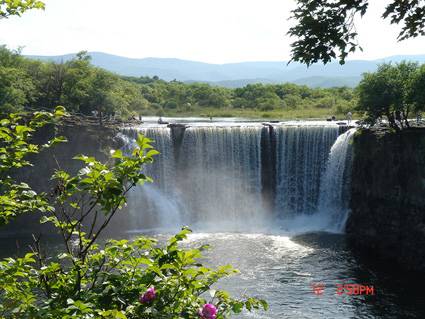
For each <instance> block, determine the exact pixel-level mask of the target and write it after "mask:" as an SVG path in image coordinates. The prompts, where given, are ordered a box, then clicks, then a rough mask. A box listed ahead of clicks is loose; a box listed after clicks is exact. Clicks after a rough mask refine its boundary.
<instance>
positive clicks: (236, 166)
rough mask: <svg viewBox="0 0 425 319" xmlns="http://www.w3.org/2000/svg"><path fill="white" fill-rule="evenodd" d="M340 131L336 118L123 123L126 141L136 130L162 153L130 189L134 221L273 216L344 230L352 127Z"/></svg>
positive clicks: (222, 224)
mask: <svg viewBox="0 0 425 319" xmlns="http://www.w3.org/2000/svg"><path fill="white" fill-rule="evenodd" d="M340 132H341V128H340V127H338V126H337V125H302V124H301V125H274V126H271V125H268V126H263V125H260V124H256V125H245V124H243V123H241V124H238V125H232V126H226V125H225V126H220V125H215V126H212V125H206V126H190V127H187V128H186V129H184V131H183V134H181V135H178V134H175V132H173V128H168V127H132V128H126V129H123V130H122V132H121V133H120V134H121V136H122V137H123V139H124V140H125V144H126V146H125V149H127V150H130V149H131V148H132V147H133V146H134V139H135V137H136V136H137V134H138V133H142V134H144V135H146V136H148V137H150V138H152V139H153V140H155V147H156V148H157V149H158V150H159V151H160V153H161V154H160V155H159V156H157V158H156V161H155V163H154V164H153V165H151V166H150V167H148V168H147V169H146V174H147V175H149V176H152V177H153V178H154V180H155V182H154V183H153V184H150V185H144V186H142V187H138V188H137V189H135V190H134V191H133V192H131V193H130V195H129V204H128V209H129V211H130V213H131V215H132V222H131V224H132V227H135V228H139V229H142V228H144V229H146V228H157V227H160V228H176V229H177V228H179V227H181V226H182V225H184V224H188V225H191V227H194V228H195V229H196V228H197V227H199V228H200V229H203V230H217V229H220V230H232V231H235V230H236V231H238V230H241V231H242V230H247V229H252V230H258V229H260V228H262V227H270V226H271V227H276V226H278V225H277V224H278V221H280V222H281V223H282V224H283V225H285V223H286V225H287V227H289V228H291V227H292V226H288V225H291V221H290V220H291V219H296V220H297V221H298V223H301V224H303V225H302V226H303V227H304V226H305V224H311V226H312V227H313V228H314V227H316V226H317V227H318V228H324V226H323V225H326V227H327V228H330V229H332V230H343V226H344V223H345V219H346V212H347V211H348V198H347V187H348V186H347V185H349V175H350V174H349V166H350V161H349V160H348V159H349V158H350V154H351V152H350V147H349V140H350V138H351V136H352V134H353V132H354V130H349V131H347V132H346V133H344V134H341V135H339V134H340ZM265 145H266V146H267V147H265ZM270 166H272V167H270ZM270 199H271V202H270ZM309 216H310V217H309ZM317 218H320V220H321V222H320V223H317V222H316V221H315V219H317ZM327 219H329V220H327ZM309 220H310V221H309ZM326 220H327V221H326ZM325 221H326V222H325ZM322 222H323V223H322ZM295 224H296V223H295ZM295 224H294V225H295ZM319 225H322V226H319ZM287 227H285V228H287ZM294 227H296V226H294Z"/></svg>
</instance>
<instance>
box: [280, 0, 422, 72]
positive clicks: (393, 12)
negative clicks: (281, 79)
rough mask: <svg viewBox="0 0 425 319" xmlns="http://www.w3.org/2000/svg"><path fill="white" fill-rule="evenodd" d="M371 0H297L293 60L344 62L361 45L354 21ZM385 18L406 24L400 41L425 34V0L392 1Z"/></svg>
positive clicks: (394, 22)
mask: <svg viewBox="0 0 425 319" xmlns="http://www.w3.org/2000/svg"><path fill="white" fill-rule="evenodd" d="M368 5H369V0H333V1H322V0H297V5H296V9H295V10H293V11H292V18H293V19H295V20H296V24H295V25H294V26H293V27H292V28H290V30H289V32H288V34H289V35H291V36H293V37H296V38H297V39H296V40H295V41H294V42H293V43H292V60H291V61H298V62H301V63H305V64H307V65H311V64H313V63H316V62H318V61H322V62H323V63H325V64H326V63H328V62H330V61H332V60H333V59H338V60H339V62H340V63H341V64H344V62H345V58H346V57H347V55H348V54H350V53H352V52H355V51H356V50H357V49H358V48H359V49H360V50H361V47H359V45H358V43H357V32H356V28H355V25H354V21H355V18H356V16H357V15H360V16H361V17H362V16H363V15H364V14H365V13H366V11H367V9H368ZM382 17H383V18H384V19H386V18H389V19H390V21H391V23H393V24H402V29H401V32H400V33H399V35H398V39H399V40H405V39H408V38H412V37H417V36H420V35H424V34H425V31H424V29H425V3H424V2H423V1H405V0H392V1H391V2H390V3H389V4H388V5H387V7H386V9H385V12H384V13H383V15H382Z"/></svg>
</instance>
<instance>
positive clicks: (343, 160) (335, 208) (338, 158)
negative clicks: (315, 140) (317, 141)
mask: <svg viewBox="0 0 425 319" xmlns="http://www.w3.org/2000/svg"><path fill="white" fill-rule="evenodd" d="M355 132H356V129H355V128H352V129H350V130H348V131H347V132H345V133H344V134H341V135H340V136H339V137H338V139H337V140H336V142H335V143H334V144H333V146H332V148H331V151H330V154H329V160H328V163H327V167H326V171H325V173H324V174H323V176H322V179H321V184H320V198H319V208H318V211H319V213H320V214H323V215H326V216H329V217H330V225H329V226H330V227H331V228H333V230H335V231H343V228H344V226H345V222H346V220H347V216H348V212H349V199H350V189H349V186H350V182H351V174H350V173H351V164H352V152H351V144H350V142H351V138H352V136H353V134H354V133H355Z"/></svg>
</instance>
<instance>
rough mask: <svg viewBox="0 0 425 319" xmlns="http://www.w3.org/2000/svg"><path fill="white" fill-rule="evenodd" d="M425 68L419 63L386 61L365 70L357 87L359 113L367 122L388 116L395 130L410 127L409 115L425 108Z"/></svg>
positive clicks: (370, 122)
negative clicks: (368, 70)
mask: <svg viewBox="0 0 425 319" xmlns="http://www.w3.org/2000/svg"><path fill="white" fill-rule="evenodd" d="M424 88H425V68H424V66H421V67H419V65H418V64H417V63H413V62H401V63H399V64H383V65H381V66H379V68H378V70H377V71H376V72H372V73H366V74H364V76H363V79H362V81H361V82H360V84H359V86H358V88H357V94H358V105H357V109H358V111H359V112H361V113H364V115H365V116H366V122H367V123H368V124H371V125H373V124H375V123H376V122H377V121H378V120H379V119H380V118H382V117H384V116H385V117H386V118H387V119H388V123H389V124H390V126H391V127H393V128H394V129H396V130H399V129H403V128H405V127H409V126H410V124H409V121H408V119H409V116H411V115H412V113H413V112H414V113H419V112H422V111H424V110H425V95H424Z"/></svg>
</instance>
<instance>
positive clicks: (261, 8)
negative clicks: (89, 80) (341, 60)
mask: <svg viewBox="0 0 425 319" xmlns="http://www.w3.org/2000/svg"><path fill="white" fill-rule="evenodd" d="M371 2H372V3H373V5H372V6H371V12H370V13H368V15H367V16H366V17H365V18H364V19H363V20H362V21H361V22H360V23H359V24H358V31H359V34H360V43H361V44H362V46H363V47H364V49H365V51H364V52H362V53H356V54H355V55H354V56H352V58H361V59H372V58H379V57H384V56H389V55H395V54H420V53H425V45H424V44H425V38H418V39H414V40H408V41H404V42H402V43H397V41H396V40H395V38H396V34H397V30H398V28H397V27H394V26H389V24H388V23H383V22H382V20H381V19H379V16H380V14H381V12H382V10H383V2H381V1H379V2H378V1H371ZM293 6H294V2H293V1H292V0H202V1H200V0H180V1H176V0H154V1H153V0H121V1H113V0H46V11H44V12H36V11H32V12H29V13H26V14H25V15H24V16H23V17H22V18H11V19H9V20H3V21H1V22H0V43H4V44H7V45H8V46H9V47H17V46H25V49H24V53H26V54H42V55H56V54H64V53H70V52H76V51H80V50H88V51H103V52H108V53H112V54H118V55H122V56H127V57H135V58H142V57H176V58H181V59H190V60H198V61H205V62H212V63H226V62H240V61H259V60H274V61H279V60H287V59H288V58H289V53H290V46H289V44H290V39H289V38H288V37H287V36H286V35H285V34H286V32H287V30H288V28H289V25H290V22H288V21H287V19H288V17H289V15H290V9H291V8H293Z"/></svg>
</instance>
